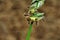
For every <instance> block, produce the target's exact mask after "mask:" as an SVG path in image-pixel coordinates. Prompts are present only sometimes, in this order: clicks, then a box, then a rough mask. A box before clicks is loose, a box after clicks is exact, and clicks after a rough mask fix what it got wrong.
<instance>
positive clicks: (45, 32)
mask: <svg viewBox="0 0 60 40" xmlns="http://www.w3.org/2000/svg"><path fill="white" fill-rule="evenodd" d="M30 3H31V0H0V40H25V39H26V35H27V31H28V28H29V24H28V22H27V20H26V18H25V16H24V13H25V12H27V11H28V9H27V8H28V7H29V6H30ZM38 11H39V12H44V13H45V15H44V17H45V18H44V19H42V20H40V21H39V23H38V24H37V25H36V24H35V23H34V24H33V29H32V33H31V38H30V40H60V0H45V4H44V5H43V6H42V7H41V8H39V9H38Z"/></svg>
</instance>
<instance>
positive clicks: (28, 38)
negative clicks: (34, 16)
mask: <svg viewBox="0 0 60 40" xmlns="http://www.w3.org/2000/svg"><path fill="white" fill-rule="evenodd" d="M31 32H32V24H30V27H29V30H28V33H27V37H26V40H30V35H31Z"/></svg>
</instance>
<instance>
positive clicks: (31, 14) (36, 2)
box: [25, 0, 45, 23]
mask: <svg viewBox="0 0 60 40" xmlns="http://www.w3.org/2000/svg"><path fill="white" fill-rule="evenodd" d="M44 1H45V0H32V2H31V5H30V7H29V11H28V15H27V14H26V15H25V16H26V18H27V20H28V23H31V22H32V23H33V22H36V23H37V21H39V20H41V19H43V18H44V13H39V12H38V11H37V9H38V8H40V7H41V6H42V5H43V4H44Z"/></svg>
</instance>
